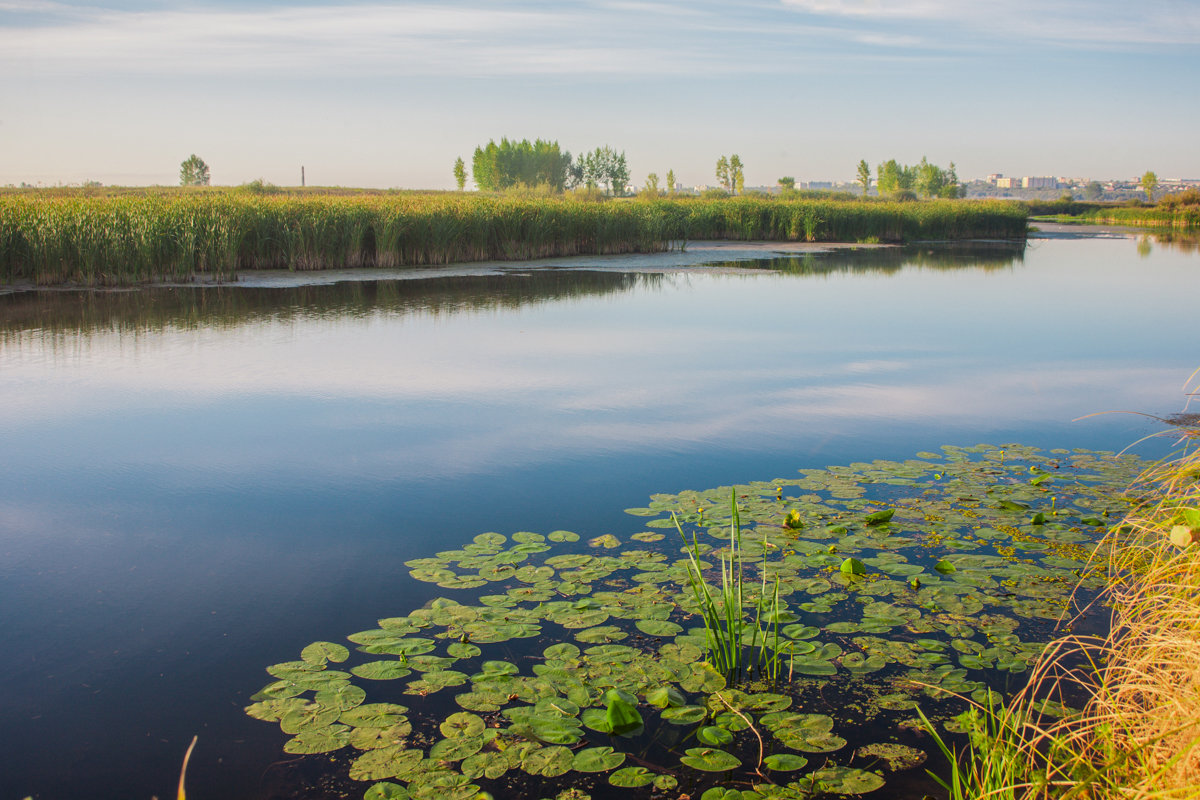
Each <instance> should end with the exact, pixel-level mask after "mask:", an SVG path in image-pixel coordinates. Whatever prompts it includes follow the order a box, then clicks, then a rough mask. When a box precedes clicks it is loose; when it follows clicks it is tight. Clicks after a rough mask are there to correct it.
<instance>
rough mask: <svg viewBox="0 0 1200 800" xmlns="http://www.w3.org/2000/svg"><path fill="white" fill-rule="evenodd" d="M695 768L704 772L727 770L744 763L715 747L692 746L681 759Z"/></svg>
mask: <svg viewBox="0 0 1200 800" xmlns="http://www.w3.org/2000/svg"><path fill="white" fill-rule="evenodd" d="M679 760H680V761H682V762H683V763H684V764H687V765H688V766H689V767H692V768H693V769H699V770H703V771H704V772H726V771H727V770H731V769H737V768H738V767H740V766H741V765H742V761H741V759H739V758H738V757H737V756H735V755H732V754H731V753H727V752H725V751H724V750H718V749H716V748H715V747H692V748H689V749H688V751H687V755H684V756H682V757H680V759H679Z"/></svg>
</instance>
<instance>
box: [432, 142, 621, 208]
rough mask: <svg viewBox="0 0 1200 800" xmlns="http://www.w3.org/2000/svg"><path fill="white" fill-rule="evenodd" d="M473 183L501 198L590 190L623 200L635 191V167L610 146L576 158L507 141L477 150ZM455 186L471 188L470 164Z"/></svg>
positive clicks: (459, 169) (550, 145) (458, 168)
mask: <svg viewBox="0 0 1200 800" xmlns="http://www.w3.org/2000/svg"><path fill="white" fill-rule="evenodd" d="M471 177H472V179H473V180H474V181H475V185H476V186H478V187H479V188H480V189H481V190H482V191H488V192H495V191H502V190H504V189H509V188H513V187H518V186H525V187H531V188H533V187H546V188H548V189H549V190H550V191H553V192H561V191H563V190H564V189H574V188H576V187H580V186H583V187H587V188H589V189H599V188H603V189H604V191H605V192H606V193H607V194H613V195H621V194H624V193H625V189H626V187H627V186H628V185H629V165H628V163H627V162H626V159H625V153H624V151H621V152H617V151H616V150H614V149H613V148H612V147H609V146H608V145H605V146H603V147H597V148H596V149H595V150H593V151H591V152H589V153H583V154H582V155H580V156H579V157H577V158H576V157H573V156H572V155H571V153H570V151H568V150H563V149H561V148H560V147H559V145H558V142H548V141H543V140H541V139H538V140H536V141H534V142H530V141H529V140H528V139H522V140H521V141H516V140H512V139H508V138H502V139H501V140H500V142H499V143H497V142H496V141H495V140H490V141H488V143H487V145H485V146H481V147H476V148H475V154H474V156H473V157H472V159H471ZM454 181H455V183H456V184H457V185H458V189H459V191H462V190H463V189H464V188H465V187H466V184H467V171H466V164H465V163H464V162H463V160H462V158H458V159H457V160H456V161H455V162H454Z"/></svg>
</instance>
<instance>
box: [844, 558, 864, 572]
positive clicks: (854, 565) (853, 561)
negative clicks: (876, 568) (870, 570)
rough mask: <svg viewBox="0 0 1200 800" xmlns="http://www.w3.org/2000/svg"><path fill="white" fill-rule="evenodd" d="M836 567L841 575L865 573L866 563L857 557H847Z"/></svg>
mask: <svg viewBox="0 0 1200 800" xmlns="http://www.w3.org/2000/svg"><path fill="white" fill-rule="evenodd" d="M838 569H839V570H840V571H841V572H842V574H843V575H865V574H866V573H867V567H866V565H865V564H863V562H861V561H859V560H858V559H857V558H847V559H846V560H844V561H843V562H842V565H841V566H840V567H838Z"/></svg>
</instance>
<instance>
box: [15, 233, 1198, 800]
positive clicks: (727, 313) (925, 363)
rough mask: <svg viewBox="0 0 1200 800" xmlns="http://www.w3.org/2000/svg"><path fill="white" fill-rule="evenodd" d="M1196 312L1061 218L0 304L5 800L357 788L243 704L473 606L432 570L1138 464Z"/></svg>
mask: <svg viewBox="0 0 1200 800" xmlns="http://www.w3.org/2000/svg"><path fill="white" fill-rule="evenodd" d="M1198 290H1200V255H1198V253H1197V252H1196V250H1195V249H1194V248H1191V249H1189V248H1188V247H1186V246H1180V245H1178V244H1171V243H1167V242H1159V241H1157V240H1155V239H1154V238H1152V237H1151V238H1146V237H1140V238H1139V237H1138V236H1135V235H1131V234H1123V233H1120V232H1103V231H1098V232H1087V231H1084V232H1077V231H1069V230H1054V231H1051V232H1048V233H1045V234H1042V235H1040V236H1037V237H1035V238H1032V239H1031V240H1030V241H1029V242H1028V245H1027V246H1026V245H1024V244H1020V245H1014V244H1012V243H1004V242H980V243H973V244H970V245H964V244H957V245H937V244H930V245H921V246H912V247H908V248H858V249H854V248H850V249H837V250H833V251H827V252H818V253H808V252H803V251H802V250H799V249H795V248H790V249H789V248H786V247H780V248H771V247H767V248H758V249H756V248H752V247H748V246H739V245H734V244H730V245H720V246H718V245H709V244H704V243H693V244H692V245H691V246H689V247H688V248H687V249H686V250H685V251H684V252H682V253H681V252H673V253H665V254H655V255H649V256H620V257H598V258H572V259H563V260H549V261H545V262H536V263H531V264H505V265H481V266H470V267H462V268H454V269H446V270H434V271H429V272H409V273H405V274H402V275H396V274H393V275H384V274H368V273H347V274H342V275H339V274H326V273H320V274H313V275H304V274H299V275H272V274H265V275H258V276H250V277H247V278H246V279H245V280H243V281H241V282H239V283H238V284H236V285H222V286H206V287H160V288H147V289H139V290H131V291H103V292H100V291H92V292H89V291H51V290H46V291H26V292H10V293H7V294H0V449H2V451H3V454H4V457H3V459H2V460H0V579H2V580H0V641H3V642H4V643H5V644H6V647H7V648H8V650H9V652H10V656H11V658H10V661H9V664H10V666H9V672H8V673H7V674H8V677H7V679H6V684H7V685H6V688H5V691H4V693H3V696H2V698H0V726H2V727H3V729H4V730H6V731H7V732H8V733H7V735H6V736H5V741H6V746H5V748H4V750H3V753H2V754H0V797H5V798H19V797H26V796H32V797H35V798H66V797H70V796H85V797H95V798H114V799H115V798H126V799H127V798H149V797H151V796H158V797H165V796H167V795H168V794H169V793H171V792H173V791H174V785H175V781H176V780H177V778H178V770H179V764H180V761H181V760H182V756H183V752H184V750H185V749H186V747H187V744H188V742H189V741H190V739H191V737H192V736H193V735H198V736H199V743H198V745H197V749H196V752H195V755H194V756H193V758H192V761H191V765H190V767H189V773H188V791H189V793H190V794H191V796H192V797H194V798H197V799H199V800H203V798H218V797H219V798H265V797H276V796H279V797H282V796H300V795H306V793H307V795H311V796H317V794H319V793H320V792H321V791H323V790H322V788H321V787H326V790H327V791H328V792H330V793H331V794H332V793H336V792H337V791H340V790H342V789H344V788H345V787H346V786H347V785H349V784H348V783H347V781H346V778H345V767H344V765H342V766H336V767H331V768H330V769H329V770H327V771H328V772H330V773H331V774H332V777H325V776H324V775H323V774H322V773H323V770H322V769H320V768H317V767H314V766H313V765H312V764H313V762H314V761H316V760H319V759H321V758H322V757H321V756H312V757H309V760H308V763H307V765H303V766H301V767H296V766H294V765H292V764H290V763H286V764H285V763H283V762H293V761H294V759H295V757H294V756H292V755H288V754H286V753H284V752H283V750H282V746H283V742H284V741H285V739H286V738H287V737H286V736H284V735H283V734H281V733H280V731H279V729H278V726H276V725H272V724H266V723H264V722H261V721H259V720H255V719H251V718H249V717H248V716H246V714H245V713H244V712H243V708H244V707H245V706H246V705H248V704H249V703H250V702H251V701H250V699H249V698H250V696H251V695H253V694H254V693H255V692H257V691H259V690H260V689H261V688H263V686H264V684H266V683H267V682H268V681H270V680H271V677H270V676H269V675H267V673H266V672H264V668H265V667H267V666H268V665H272V664H277V663H279V662H286V661H290V660H294V659H296V658H298V654H299V653H300V651H301V648H303V647H304V646H305V645H307V644H309V643H310V642H314V641H318V640H328V641H331V642H343V643H345V638H346V636H347V635H348V634H351V633H354V632H356V631H363V630H366V629H370V628H374V627H375V625H376V622H375V621H376V620H377V619H379V618H383V617H395V616H398V615H403V614H407V613H408V612H409V611H411V610H412V609H414V608H419V607H421V606H422V605H423V604H425V603H426V601H427V600H428V599H430V598H431V597H435V596H439V595H443V594H446V591H445V590H443V589H440V588H438V587H436V586H434V585H432V584H431V583H427V582H422V581H418V580H414V579H413V578H412V577H410V574H409V567H407V566H405V562H406V561H409V560H413V559H420V558H427V557H431V556H433V555H434V554H435V553H436V552H438V551H445V550H452V549H455V548H460V547H462V546H463V545H464V544H466V543H469V542H471V541H472V540H473V539H474V537H476V536H477V535H479V534H481V533H484V532H490V531H494V532H499V533H502V534H505V535H511V534H512V533H514V532H517V531H530V532H540V533H541V534H547V533H549V532H551V531H556V530H566V531H571V532H574V533H577V534H578V535H579V537H581V544H580V545H579V546H580V547H582V546H583V545H582V542H586V541H587V540H589V539H592V538H594V537H599V536H602V535H604V534H612V535H614V536H615V537H617V538H618V539H619V540H621V541H622V542H624V541H627V540H628V539H629V537H630V536H631V535H633V534H635V533H636V532H638V531H642V530H643V529H644V523H645V520H644V519H641V518H639V517H637V516H635V515H631V514H627V513H625V509H627V508H642V507H646V506H647V504H648V503H649V502H650V496H651V495H654V494H671V495H675V494H678V493H680V492H684V491H686V490H707V489H711V488H713V487H719V486H730V485H741V484H747V483H749V482H754V481H761V482H771V481H776V480H780V479H784V480H786V479H793V478H796V477H797V476H798V471H799V470H801V469H821V468H825V467H827V466H834V465H849V464H852V463H855V462H870V461H873V460H876V459H888V460H898V461H903V460H905V459H912V458H914V456H915V455H916V454H917V453H919V452H922V451H938V450H939V449H940V448H941V447H942V446H943V445H959V446H969V445H975V444H978V443H991V444H995V445H1001V444H1005V443H1010V442H1016V443H1021V444H1024V445H1030V446H1033V447H1037V448H1043V449H1045V450H1050V449H1062V448H1065V449H1075V448H1086V449H1095V450H1120V449H1122V448H1125V447H1126V446H1129V445H1134V443H1135V442H1138V441H1139V440H1141V439H1142V438H1143V437H1145V436H1147V435H1149V434H1154V433H1158V432H1161V431H1163V430H1164V425H1163V424H1161V423H1160V422H1158V421H1156V420H1155V419H1154V418H1153V417H1156V416H1157V417H1168V416H1170V415H1172V414H1174V413H1176V412H1179V411H1181V410H1182V409H1183V408H1184V400H1185V396H1184V391H1183V386H1184V383H1185V381H1186V379H1187V378H1188V376H1189V374H1190V373H1191V372H1192V370H1193V369H1195V368H1196V367H1197V366H1200V348H1198V347H1197V344H1196V336H1195V332H1194V330H1193V328H1194V325H1193V323H1192V320H1191V318H1190V316H1191V315H1190V312H1189V308H1188V307H1187V305H1186V299H1187V298H1191V297H1194V296H1196V295H1197V293H1198ZM1113 411H1125V412H1136V413H1134V414H1122V413H1116V414H1113V413H1102V412H1113ZM1143 415H1150V416H1143ZM1133 452H1135V453H1139V454H1142V455H1144V456H1147V457H1156V456H1158V455H1161V454H1162V453H1164V452H1165V445H1164V444H1163V442H1162V440H1161V439H1160V440H1152V441H1149V442H1142V443H1140V444H1136V445H1135V446H1134V447H1133ZM672 550H677V548H672ZM676 557H677V556H676ZM455 597H456V598H457V595H455ZM469 597H470V596H469V595H464V596H463V599H462V602H468V599H469ZM320 763H328V762H320ZM916 772H920V770H917V771H916ZM322 781H328V782H327V783H322ZM368 785H369V784H365V783H364V784H356V786H357V787H358V788H359V789H361V788H365V787H366V786H368ZM918 788H919V787H918ZM914 791H916V790H914ZM307 795H306V796H307ZM354 796H359V795H354ZM530 796H531V797H536V796H540V795H536V794H535V795H530ZM918 796H919V795H918Z"/></svg>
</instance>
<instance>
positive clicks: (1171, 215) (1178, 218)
mask: <svg viewBox="0 0 1200 800" xmlns="http://www.w3.org/2000/svg"><path fill="white" fill-rule="evenodd" d="M1084 219H1085V220H1086V221H1087V222H1090V223H1093V224H1097V225H1134V226H1137V227H1142V228H1177V229H1178V228H1182V229H1189V228H1200V205H1196V204H1170V203H1160V204H1159V205H1157V206H1125V207H1121V208H1102V209H1097V210H1095V211H1091V212H1088V213H1086V214H1084Z"/></svg>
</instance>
